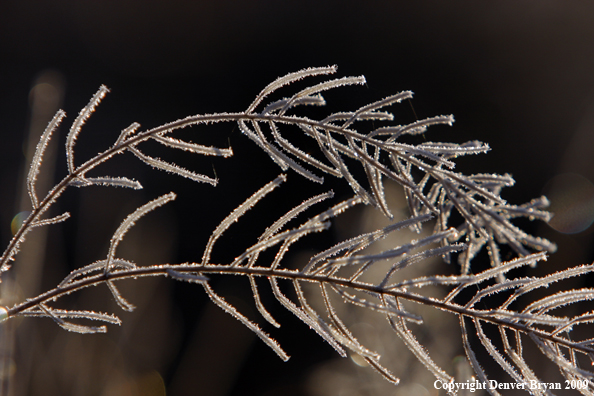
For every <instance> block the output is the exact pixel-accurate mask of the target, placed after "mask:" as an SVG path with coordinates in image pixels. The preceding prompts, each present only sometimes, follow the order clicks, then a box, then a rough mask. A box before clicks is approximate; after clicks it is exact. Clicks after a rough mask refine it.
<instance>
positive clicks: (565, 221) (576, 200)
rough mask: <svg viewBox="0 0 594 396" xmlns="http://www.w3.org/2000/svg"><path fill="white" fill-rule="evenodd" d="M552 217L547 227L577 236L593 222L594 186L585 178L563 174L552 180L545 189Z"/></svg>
mask: <svg viewBox="0 0 594 396" xmlns="http://www.w3.org/2000/svg"><path fill="white" fill-rule="evenodd" d="M545 195H546V196H547V198H548V199H549V200H550V201H551V206H550V207H549V208H548V210H549V211H551V212H552V213H553V214H554V216H553V218H552V219H551V221H550V222H549V225H550V226H551V227H552V228H554V229H555V230H557V231H559V232H562V233H564V234H577V233H579V232H582V231H584V230H586V229H587V228H588V227H590V225H592V222H593V221H594V185H593V184H592V182H591V181H590V180H588V179H586V178H585V177H583V176H581V175H578V174H575V173H565V174H561V175H557V176H555V177H554V178H552V179H551V180H550V181H549V182H548V183H547V186H546V187H545Z"/></svg>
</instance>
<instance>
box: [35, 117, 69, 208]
mask: <svg viewBox="0 0 594 396" xmlns="http://www.w3.org/2000/svg"><path fill="white" fill-rule="evenodd" d="M64 117H66V113H65V112H64V111H63V110H58V112H57V113H56V115H55V116H54V118H52V120H51V121H50V122H49V124H48V126H47V127H46V128H45V131H43V134H42V135H41V138H40V139H39V143H37V147H36V148H35V154H34V155H33V159H32V160H31V167H30V168H29V174H28V175H27V191H28V192H29V197H30V198H31V205H32V206H33V209H36V208H37V207H38V205H39V202H38V199H37V193H36V191H35V182H36V181H37V175H38V174H39V168H40V166H41V162H42V161H43V155H44V154H45V149H46V147H47V144H48V143H49V141H50V139H51V137H52V133H53V132H54V131H55V130H56V128H58V126H59V125H60V123H61V122H62V120H63V119H64Z"/></svg>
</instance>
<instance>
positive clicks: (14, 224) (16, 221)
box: [10, 212, 31, 235]
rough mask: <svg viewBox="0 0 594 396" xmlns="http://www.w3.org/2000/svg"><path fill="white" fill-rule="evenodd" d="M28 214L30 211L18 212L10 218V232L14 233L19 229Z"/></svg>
mask: <svg viewBox="0 0 594 396" xmlns="http://www.w3.org/2000/svg"><path fill="white" fill-rule="evenodd" d="M30 214H31V212H20V213H18V214H17V215H16V216H14V217H13V218H12V221H11V222H10V231H11V232H12V235H15V234H16V233H17V232H18V230H20V229H21V226H22V225H23V223H24V222H25V220H26V219H27V217H29V215H30Z"/></svg>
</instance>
